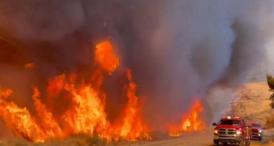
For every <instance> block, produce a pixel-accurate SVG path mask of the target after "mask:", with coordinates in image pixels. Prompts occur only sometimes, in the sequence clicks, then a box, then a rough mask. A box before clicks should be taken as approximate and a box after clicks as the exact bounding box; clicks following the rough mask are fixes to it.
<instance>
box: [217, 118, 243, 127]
mask: <svg viewBox="0 0 274 146" xmlns="http://www.w3.org/2000/svg"><path fill="white" fill-rule="evenodd" d="M219 125H235V126H236V125H240V121H239V120H233V119H223V120H221V121H220V123H219Z"/></svg>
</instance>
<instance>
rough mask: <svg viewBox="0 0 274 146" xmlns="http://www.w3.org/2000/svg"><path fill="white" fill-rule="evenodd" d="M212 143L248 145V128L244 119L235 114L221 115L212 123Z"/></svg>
mask: <svg viewBox="0 0 274 146" xmlns="http://www.w3.org/2000/svg"><path fill="white" fill-rule="evenodd" d="M213 126H215V128H214V140H213V142H214V145H216V146H220V145H237V146H249V145H250V130H249V129H250V128H249V127H248V126H247V124H246V122H245V120H244V119H242V118H240V117H236V116H226V117H223V118H222V119H221V120H220V121H219V122H218V123H213Z"/></svg>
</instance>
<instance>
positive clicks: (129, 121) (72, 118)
mask: <svg viewBox="0 0 274 146" xmlns="http://www.w3.org/2000/svg"><path fill="white" fill-rule="evenodd" d="M94 58H95V63H96V64H97V67H96V69H95V70H94V72H93V73H92V75H91V78H90V80H87V81H79V80H78V79H77V78H78V77H77V74H74V73H72V74H68V75H66V74H62V75H59V76H57V77H55V78H54V79H52V80H50V81H49V83H48V87H47V90H46V91H47V93H46V97H45V98H41V94H40V91H39V89H38V88H37V87H34V88H33V96H32V100H33V105H34V107H35V114H31V112H30V111H29V110H28V109H27V108H26V107H19V106H18V105H17V104H15V103H14V102H12V101H10V99H9V97H10V96H11V94H12V90H10V89H0V118H1V119H2V120H3V121H4V123H5V124H6V126H7V127H9V128H10V129H11V130H12V131H13V132H14V133H15V134H16V135H19V136H21V137H23V138H25V139H27V140H30V141H34V142H44V141H45V140H48V139H52V138H66V137H69V136H71V135H75V134H86V135H90V136H94V135H97V136H100V137H101V138H105V139H107V140H128V141H134V140H137V139H150V135H149V128H148V126H147V124H146V123H145V122H144V120H143V117H142V114H141V108H142V104H141V101H140V99H139V97H138V96H137V94H136V92H137V85H136V83H135V82H134V81H133V76H132V73H131V71H130V70H127V71H126V74H127V75H126V78H127V80H128V83H127V85H126V87H127V89H126V93H125V94H126V95H127V100H128V102H127V104H126V105H125V107H124V110H123V112H122V114H121V115H120V116H119V117H118V118H117V120H115V121H117V122H112V123H111V122H110V121H109V120H108V113H106V110H105V108H106V102H105V101H106V100H105V99H106V98H107V97H106V94H105V93H104V90H103V88H102V84H103V82H104V78H105V77H106V76H107V75H111V74H112V72H114V71H115V70H116V69H117V68H118V67H119V64H120V61H119V56H118V55H117V54H116V52H115V51H114V49H113V45H112V43H111V42H110V41H103V42H101V43H99V44H97V45H96V49H95V57H94ZM105 73H107V75H106V74H105ZM42 99H43V100H42ZM59 99H65V100H66V101H69V102H68V108H67V109H66V110H65V112H63V113H62V114H61V115H57V114H55V112H54V108H53V107H52V105H53V104H54V103H55V102H56V101H59ZM59 104H62V103H59Z"/></svg>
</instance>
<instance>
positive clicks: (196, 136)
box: [130, 130, 274, 146]
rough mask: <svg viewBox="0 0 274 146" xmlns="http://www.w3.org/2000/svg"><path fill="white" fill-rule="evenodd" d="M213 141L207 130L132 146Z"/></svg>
mask: <svg viewBox="0 0 274 146" xmlns="http://www.w3.org/2000/svg"><path fill="white" fill-rule="evenodd" d="M212 139H213V135H212V131H211V130H207V131H204V132H199V133H193V134H187V135H184V136H182V137H179V138H175V139H169V140H162V141H154V142H148V143H144V144H134V145H130V146H213V144H212ZM251 146H274V144H266V143H265V144H264V143H259V142H252V144H251Z"/></svg>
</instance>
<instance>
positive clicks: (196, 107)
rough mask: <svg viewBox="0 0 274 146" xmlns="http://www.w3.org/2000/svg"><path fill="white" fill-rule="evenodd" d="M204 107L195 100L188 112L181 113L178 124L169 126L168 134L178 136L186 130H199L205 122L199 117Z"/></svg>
mask: <svg viewBox="0 0 274 146" xmlns="http://www.w3.org/2000/svg"><path fill="white" fill-rule="evenodd" d="M203 110H204V108H203V105H202V102H201V101H200V100H197V101H195V103H194V104H193V106H192V107H191V109H190V110H189V112H187V113H186V114H184V115H183V117H182V121H181V123H180V124H179V125H171V126H169V132H168V133H169V136H172V137H178V136H181V135H182V134H183V133H186V132H196V131H201V130H203V129H204V128H205V122H204V121H203V119H202V118H201V117H202V116H201V114H202V112H203Z"/></svg>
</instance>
